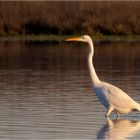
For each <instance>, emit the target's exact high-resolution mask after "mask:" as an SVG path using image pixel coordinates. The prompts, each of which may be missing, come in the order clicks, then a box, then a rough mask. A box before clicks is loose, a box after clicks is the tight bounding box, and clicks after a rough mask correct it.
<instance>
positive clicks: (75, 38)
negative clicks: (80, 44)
mask: <svg viewBox="0 0 140 140" xmlns="http://www.w3.org/2000/svg"><path fill="white" fill-rule="evenodd" d="M80 39H81V38H80V37H74V38H68V39H66V40H65V41H80Z"/></svg>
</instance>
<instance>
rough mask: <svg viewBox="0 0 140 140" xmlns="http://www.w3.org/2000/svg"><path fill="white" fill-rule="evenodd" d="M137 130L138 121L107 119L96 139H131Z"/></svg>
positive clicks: (139, 127) (138, 127)
mask: <svg viewBox="0 0 140 140" xmlns="http://www.w3.org/2000/svg"><path fill="white" fill-rule="evenodd" d="M138 130H140V121H138V120H129V119H115V120H111V119H109V118H107V123H106V124H105V125H104V126H103V127H102V128H101V130H100V131H99V132H98V134H97V138H96V139H109V140H113V139H114V140H116V139H117V140H120V139H127V138H130V137H133V136H134V135H135V134H136V133H137V132H138Z"/></svg>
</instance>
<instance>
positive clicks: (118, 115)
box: [116, 111, 120, 120]
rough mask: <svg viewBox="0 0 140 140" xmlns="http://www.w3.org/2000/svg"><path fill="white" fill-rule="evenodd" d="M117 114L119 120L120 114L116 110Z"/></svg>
mask: <svg viewBox="0 0 140 140" xmlns="http://www.w3.org/2000/svg"><path fill="white" fill-rule="evenodd" d="M116 115H117V117H116V120H118V119H119V117H120V114H119V113H118V112H117V111H116Z"/></svg>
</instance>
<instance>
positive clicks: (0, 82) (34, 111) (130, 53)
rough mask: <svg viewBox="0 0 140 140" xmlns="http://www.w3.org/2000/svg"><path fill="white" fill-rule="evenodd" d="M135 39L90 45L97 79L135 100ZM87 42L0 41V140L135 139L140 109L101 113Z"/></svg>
mask: <svg viewBox="0 0 140 140" xmlns="http://www.w3.org/2000/svg"><path fill="white" fill-rule="evenodd" d="M139 47H140V43H139V42H113V43H105V42H104V43H98V42H96V43H95V55H94V60H93V63H94V66H95V69H96V72H97V74H98V76H99V78H100V79H101V80H103V81H106V82H109V83H111V84H114V85H116V86H118V87H120V88H122V89H123V90H124V91H125V92H127V94H129V95H130V96H131V97H132V98H133V99H135V100H136V101H138V102H139V103H140V92H139V91H140V86H139V85H140V82H139V81H140V65H139V60H140V55H139V54H140V49H139ZM87 55H88V46H87V45H86V44H82V43H81V44H79V43H59V44H57V43H56V44H51V43H46V42H16V41H11V42H9V41H5V42H0V139H98V138H99V139H125V138H133V139H136V138H139V137H140V132H139V130H140V122H139V120H140V113H132V114H128V115H123V116H121V118H120V119H119V120H115V115H113V114H112V115H111V118H110V120H109V119H108V120H107V119H106V118H105V117H104V115H105V112H106V110H105V108H104V107H103V106H102V105H101V104H100V103H99V101H98V99H97V98H96V96H95V94H94V92H93V91H92V85H91V82H90V78H89V72H88V67H87Z"/></svg>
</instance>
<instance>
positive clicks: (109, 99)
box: [66, 35, 140, 117]
mask: <svg viewBox="0 0 140 140" xmlns="http://www.w3.org/2000/svg"><path fill="white" fill-rule="evenodd" d="M66 41H82V42H86V43H88V45H89V55H88V67H89V72H90V77H91V81H92V85H93V89H94V91H95V93H96V95H97V97H98V99H99V101H100V102H101V103H102V104H103V105H104V106H105V108H107V112H106V115H105V116H106V117H108V116H109V114H110V113H111V112H115V113H116V115H117V117H119V114H127V113H129V112H131V111H140V104H138V103H137V102H135V101H134V100H133V99H132V98H131V97H130V96H128V95H127V94H126V93H125V92H124V91H122V90H121V89H120V88H118V87H116V86H113V85H111V84H109V83H106V82H103V81H100V80H99V78H98V76H97V74H96V72H95V69H94V66H93V63H92V58H93V54H94V46H93V42H92V39H91V38H90V37H89V36H88V35H83V36H81V37H75V38H69V39H66Z"/></svg>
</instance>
